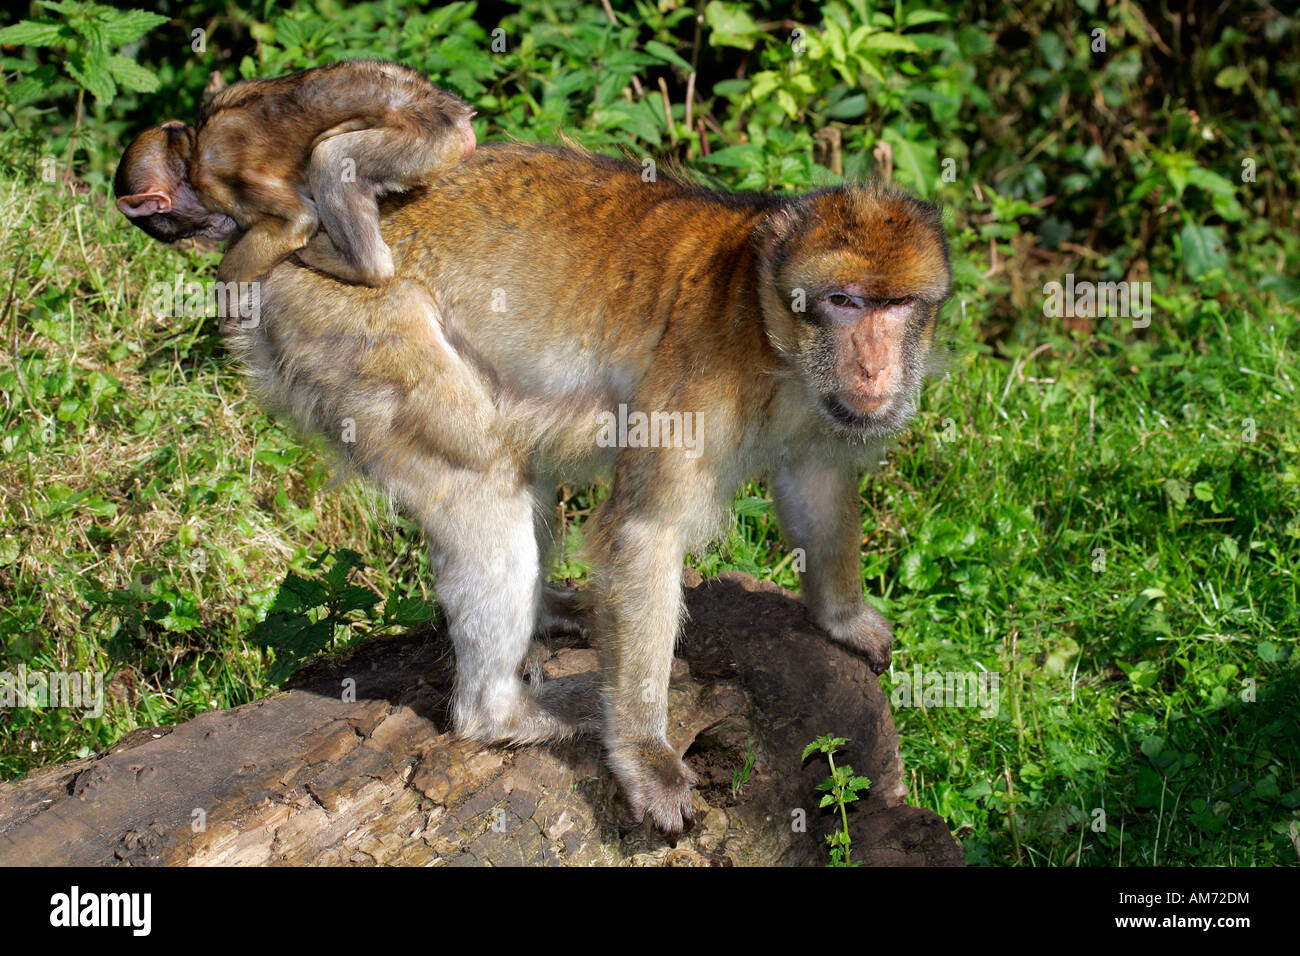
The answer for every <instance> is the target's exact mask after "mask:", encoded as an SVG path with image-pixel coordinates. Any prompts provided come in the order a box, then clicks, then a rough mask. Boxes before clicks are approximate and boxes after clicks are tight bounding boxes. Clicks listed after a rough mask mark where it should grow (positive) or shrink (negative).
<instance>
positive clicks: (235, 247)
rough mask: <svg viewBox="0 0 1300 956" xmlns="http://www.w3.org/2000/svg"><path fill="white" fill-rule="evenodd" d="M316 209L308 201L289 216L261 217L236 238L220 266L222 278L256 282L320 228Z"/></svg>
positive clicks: (219, 278) (218, 273)
mask: <svg viewBox="0 0 1300 956" xmlns="http://www.w3.org/2000/svg"><path fill="white" fill-rule="evenodd" d="M316 225H317V223H316V213H315V212H314V211H313V210H312V209H311V208H310V207H309V206H306V205H301V206H299V207H298V208H297V209H295V210H293V211H292V212H290V213H288V214H287V218H268V219H261V220H258V221H257V222H255V223H253V225H252V227H251V228H250V229H249V230H248V231H247V232H245V233H244V234H243V235H242V236H240V237H239V238H238V239H236V240H235V242H234V243H233V244H232V245H231V247H230V248H229V249H228V250H227V251H226V257H225V258H224V259H222V260H221V265H219V266H217V279H218V280H219V281H221V282H252V281H254V280H255V279H259V278H261V277H262V276H264V275H266V274H267V273H268V272H270V271H271V270H272V269H274V268H275V267H276V265H278V264H279V263H280V262H281V261H282V260H283V259H285V258H286V257H288V256H290V255H292V254H293V253H294V252H296V251H297V250H299V249H301V248H302V247H303V246H305V245H306V244H307V240H309V239H310V238H311V237H312V234H313V233H314V232H315V231H316Z"/></svg>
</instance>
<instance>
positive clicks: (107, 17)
mask: <svg viewBox="0 0 1300 956" xmlns="http://www.w3.org/2000/svg"><path fill="white" fill-rule="evenodd" d="M36 5H37V6H39V7H42V8H44V9H45V10H48V11H50V13H51V14H54V15H53V16H47V17H44V18H42V19H40V20H20V21H19V22H18V23H15V24H13V25H12V26H7V27H5V28H4V29H0V44H7V45H13V46H29V47H43V48H46V49H50V50H53V51H54V53H55V56H54V59H55V60H56V61H57V63H58V64H59V66H55V65H54V64H52V63H41V62H38V61H35V60H12V59H9V60H6V61H5V68H6V69H13V70H16V71H17V72H18V73H19V74H20V75H21V76H22V78H21V79H20V80H18V81H17V82H16V83H12V84H7V86H8V89H7V91H6V92H5V94H4V104H5V106H7V107H11V106H13V105H16V104H22V103H25V102H29V101H32V100H36V99H40V98H43V97H44V96H46V95H49V94H53V95H56V96H57V95H58V94H59V93H60V92H61V90H60V84H59V83H58V82H56V81H57V80H58V79H59V67H60V66H61V67H62V71H63V72H64V73H66V74H67V75H68V76H69V77H71V78H72V80H73V82H74V83H76V86H77V106H76V113H75V119H74V121H73V127H72V133H71V135H70V136H69V139H68V151H67V166H68V167H69V168H70V167H71V162H72V153H73V150H74V149H75V148H76V145H77V140H78V133H79V132H80V130H81V120H82V113H83V107H84V105H85V97H86V93H87V92H89V93H90V94H91V95H92V96H94V97H95V99H96V100H97V101H98V102H100V103H108V102H110V101H111V100H112V99H113V97H115V96H116V95H117V89H118V87H119V86H121V87H123V88H125V89H127V90H131V91H132V92H135V93H151V92H153V91H154V90H156V89H158V74H156V73H155V72H154V71H153V70H151V69H149V68H148V67H144V66H141V65H140V64H139V63H137V62H136V61H135V60H133V59H131V58H130V57H128V56H124V55H122V54H121V53H118V52H116V51H118V50H120V49H121V48H122V47H124V46H126V45H128V44H131V43H135V42H136V41H138V40H139V39H140V38H141V37H143V36H144V35H145V34H146V33H148V32H149V31H150V30H152V29H153V28H154V27H156V26H159V25H160V24H163V23H166V22H167V18H166V17H163V16H159V15H158V14H156V13H149V12H148V11H146V10H115V9H114V8H112V7H106V6H103V5H101V4H98V3H84V2H81V0H63V2H54V0H38V2H37V4H36Z"/></svg>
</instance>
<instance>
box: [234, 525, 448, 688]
mask: <svg viewBox="0 0 1300 956" xmlns="http://www.w3.org/2000/svg"><path fill="white" fill-rule="evenodd" d="M331 560H332V564H330V567H329V568H328V569H327V570H325V571H324V573H323V574H321V575H319V576H318V577H315V578H306V577H303V576H301V575H299V574H295V573H294V572H292V571H290V572H289V573H288V574H286V575H285V577H284V581H283V582H281V584H280V589H279V590H278V591H277V592H276V595H275V599H274V600H273V601H272V602H271V608H270V610H269V611H268V612H267V615H266V618H265V619H264V620H262V621H260V622H258V624H257V625H256V626H255V627H254V628H253V631H252V636H253V638H254V639H255V640H256V641H257V642H258V643H259V644H262V645H263V646H265V647H269V648H271V649H272V650H274V651H275V663H274V664H273V665H272V666H271V670H270V673H269V674H268V675H267V677H268V679H269V680H270V681H271V682H272V683H279V682H280V681H282V680H284V679H285V678H286V677H288V676H289V675H290V674H292V673H293V671H294V670H295V669H296V668H297V666H298V664H300V663H301V662H302V661H304V660H306V659H307V658H309V657H311V656H312V655H314V654H316V653H318V652H320V651H322V650H324V649H325V648H326V647H334V646H336V644H337V642H338V639H339V637H340V636H341V635H343V634H350V633H352V632H353V631H354V629H360V630H361V631H362V634H375V633H379V632H382V631H387V630H391V629H393V628H398V627H401V628H409V627H415V626H416V625H418V624H422V623H424V622H425V621H427V620H429V619H430V618H431V617H432V616H433V609H432V608H431V607H430V606H429V605H428V604H427V603H426V602H424V601H423V600H421V599H420V598H417V597H398V596H396V595H394V596H391V597H390V598H389V599H388V601H387V602H386V603H385V605H384V608H383V610H382V611H377V610H376V608H375V606H376V605H377V604H378V603H379V600H380V598H379V595H378V594H376V593H375V592H374V591H372V590H371V589H370V588H367V587H362V586H361V585H356V584H349V583H348V579H349V578H350V577H351V574H352V572H353V571H354V570H357V569H361V568H364V567H365V562H364V561H363V560H362V558H361V555H359V554H357V553H356V552H355V551H352V550H350V549H348V548H340V549H339V550H337V551H335V552H334V553H333V555H330V554H329V553H328V552H326V553H322V554H321V555H320V557H318V558H317V559H316V560H315V561H313V562H312V563H311V565H310V567H311V568H312V570H319V569H321V568H324V567H325V565H326V564H327V563H329V562H331Z"/></svg>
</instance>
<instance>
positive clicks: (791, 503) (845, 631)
mask: <svg viewBox="0 0 1300 956" xmlns="http://www.w3.org/2000/svg"><path fill="white" fill-rule="evenodd" d="M772 498H773V501H774V503H775V505H776V513H777V518H778V519H779V521H780V523H781V531H782V533H783V534H784V535H785V539H786V541H787V543H788V544H789V545H790V547H791V548H802V549H803V551H804V570H803V571H802V572H801V574H800V580H801V584H802V586H803V598H804V602H805V603H806V604H807V605H808V608H809V610H811V611H812V614H813V618H814V619H815V620H816V621H817V623H818V625H819V626H821V627H822V629H824V630H825V631H826V633H827V634H829V635H830V637H831V639H832V640H834V641H836V642H838V643H840V644H844V645H846V646H847V647H851V648H853V649H854V650H856V651H858V652H859V653H861V654H864V655H865V656H866V658H867V662H868V663H869V664H870V665H871V669H872V670H873V671H875V672H876V673H877V674H880V673H882V672H884V671H885V670H887V669H888V668H889V660H890V654H891V646H892V644H893V640H894V632H893V629H892V628H891V627H890V626H889V622H888V621H887V620H885V617H884V615H882V614H881V613H880V612H879V611H877V610H876V609H875V608H873V607H872V606H871V605H869V604H868V603H867V602H866V601H865V600H864V599H863V596H862V557H861V544H860V542H861V539H862V522H861V518H860V517H859V512H858V474H857V472H856V470H854V469H853V468H850V467H847V466H843V465H840V464H839V463H836V462H833V461H832V462H828V461H826V456H817V455H808V456H804V457H803V458H802V459H801V460H798V461H794V460H788V461H786V462H784V463H783V464H782V465H781V466H780V467H779V468H778V469H777V470H776V471H775V473H774V474H773V480H772Z"/></svg>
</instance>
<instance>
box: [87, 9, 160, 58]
mask: <svg viewBox="0 0 1300 956" xmlns="http://www.w3.org/2000/svg"><path fill="white" fill-rule="evenodd" d="M166 22H167V18H166V17H164V16H160V15H159V14H157V13H150V12H149V11H148V10H114V11H112V13H111V14H110V15H109V16H107V17H105V18H104V20H103V24H104V27H103V38H104V43H105V45H106V46H108V47H109V48H110V49H116V48H117V47H120V46H123V45H125V44H127V43H134V42H135V41H136V40H138V39H140V38H141V37H142V36H144V35H145V34H146V33H148V32H149V31H150V30H152V29H153V28H154V27H159V26H162V25H163V24H164V23H166Z"/></svg>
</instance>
